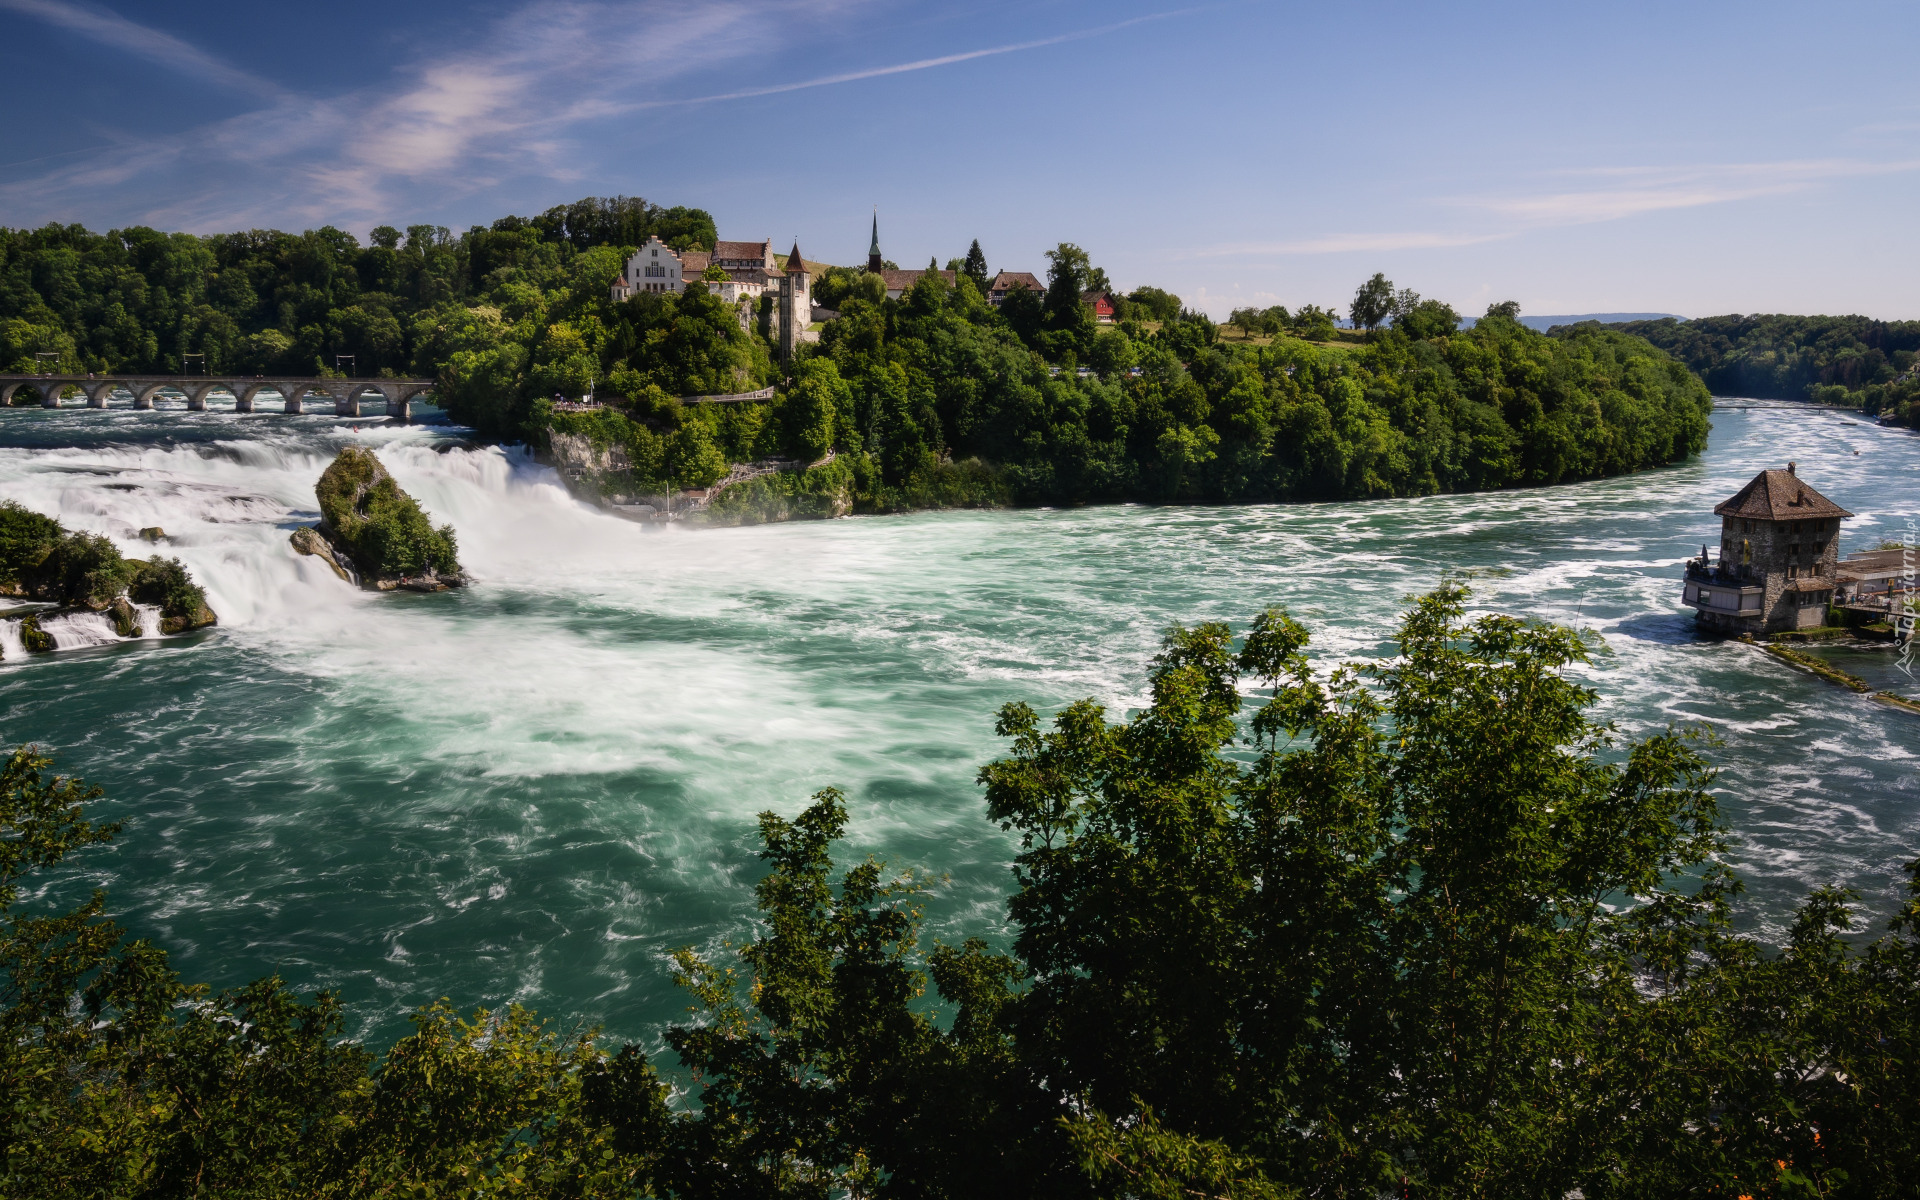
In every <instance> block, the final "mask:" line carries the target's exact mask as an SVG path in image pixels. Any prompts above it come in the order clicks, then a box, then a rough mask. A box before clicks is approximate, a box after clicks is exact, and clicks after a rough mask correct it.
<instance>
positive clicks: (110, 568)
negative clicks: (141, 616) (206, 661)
mask: <svg viewBox="0 0 1920 1200" xmlns="http://www.w3.org/2000/svg"><path fill="white" fill-rule="evenodd" d="M0 588H4V589H5V590H7V591H8V592H10V593H12V594H14V595H22V596H27V597H30V598H32V599H36V600H51V601H53V602H55V603H58V604H74V605H85V606H87V607H89V608H94V609H103V608H105V607H107V605H109V604H111V603H112V602H113V601H114V600H115V599H117V598H118V597H120V596H121V595H123V594H124V595H127V596H129V597H131V598H132V599H133V600H134V601H136V602H137V603H140V604H157V605H159V606H160V607H161V612H162V615H163V616H167V617H184V618H187V619H189V620H190V621H193V622H195V623H200V622H199V618H200V617H201V615H202V614H203V613H205V611H206V607H207V598H206V594H205V593H204V592H202V591H201V590H200V588H199V587H198V586H196V585H195V584H194V582H193V579H192V577H191V576H189V575H188V574H187V569H186V567H185V566H184V565H182V563H181V562H180V560H179V559H177V558H176V559H168V560H165V561H162V560H161V559H160V558H158V557H155V558H152V559H149V560H148V561H146V562H129V561H127V560H126V559H124V558H122V557H121V555H120V551H119V550H118V548H116V547H115V546H114V544H113V542H112V541H111V540H110V539H108V538H105V537H102V536H100V535H99V534H92V533H79V532H75V533H68V532H67V531H66V530H65V529H64V528H62V527H61V525H60V522H58V521H56V520H54V519H53V518H52V517H45V516H42V515H40V514H39V513H36V512H33V511H32V510H30V509H27V508H23V507H21V506H20V505H19V504H18V503H16V502H14V501H12V500H8V501H4V502H0Z"/></svg>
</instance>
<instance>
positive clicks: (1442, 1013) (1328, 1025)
mask: <svg viewBox="0 0 1920 1200" xmlns="http://www.w3.org/2000/svg"><path fill="white" fill-rule="evenodd" d="M1465 599H1466V596H1465V593H1464V592H1463V591H1462V590H1460V589H1457V588H1443V589H1442V590H1440V591H1438V592H1436V593H1435V594H1433V595H1431V596H1428V597H1426V598H1424V599H1422V600H1420V601H1419V602H1418V603H1417V604H1416V605H1415V607H1414V608H1413V609H1412V610H1411V611H1410V612H1409V613H1408V614H1407V615H1406V617H1405V619H1404V621H1403V623H1402V625H1401V628H1400V631H1399V652H1400V653H1399V655H1398V656H1397V657H1395V658H1393V659H1390V660H1384V661H1379V662H1375V663H1371V664H1366V665H1349V666H1345V667H1337V668H1335V669H1334V670H1332V671H1331V672H1327V671H1324V670H1318V669H1314V668H1312V667H1311V666H1310V665H1309V663H1308V661H1307V659H1306V657H1305V654H1304V651H1305V646H1306V642H1307V635H1306V632H1305V630H1303V629H1302V628H1301V627H1300V626H1299V625H1298V624H1296V623H1295V622H1293V621H1292V620H1291V619H1289V618H1288V617H1287V616H1286V614H1284V613H1282V612H1278V611H1271V612H1268V613H1266V614H1265V615H1263V616H1261V617H1260V618H1258V619H1257V620H1256V621H1255V622H1254V624H1253V626H1252V628H1251V629H1250V630H1249V631H1248V632H1247V634H1246V636H1245V637H1244V638H1243V639H1235V638H1234V637H1233V636H1232V633H1231V631H1230V630H1229V629H1228V628H1227V627H1226V626H1225V625H1223V624H1218V623H1209V624H1204V625H1200V626H1198V627H1195V628H1190V629H1189V628H1175V629H1173V630H1172V631H1170V632H1169V633H1168V634H1167V636H1166V639H1165V641H1164V644H1163V648H1162V652H1161V654H1160V656H1159V657H1158V658H1157V659H1156V660H1155V662H1154V666H1153V671H1152V700H1151V703H1150V704H1149V705H1148V706H1147V707H1146V708H1145V709H1143V710H1142V711H1140V712H1138V713H1137V714H1134V715H1132V716H1131V717H1129V718H1128V719H1126V720H1124V721H1121V722H1117V723H1116V722H1113V721H1110V720H1109V719H1108V714H1107V713H1106V712H1105V711H1103V710H1102V709H1101V707H1100V706H1098V705H1097V704H1094V703H1093V702H1091V701H1083V702H1081V703H1079V704H1074V705H1071V706H1069V707H1067V708H1066V709H1064V710H1063V711H1061V712H1060V713H1058V714H1057V715H1055V716H1054V717H1053V719H1052V720H1051V721H1050V722H1043V721H1042V719H1041V716H1040V714H1038V713H1036V712H1034V711H1033V710H1032V709H1030V708H1028V707H1027V706H1025V705H1021V704H1013V705H1009V706H1008V707H1007V708H1005V709H1004V710H1003V711H1002V713H1001V716H1000V721H999V731H1000V733H1001V734H1002V735H1004V736H1005V737H1007V738H1008V739H1009V740H1010V753H1009V754H1008V756H1007V757H1005V758H1003V759H1001V760H1000V761H997V762H994V763H991V764H989V765H988V766H987V767H986V768H984V769H983V771H982V772H981V780H982V782H983V783H984V784H985V785H986V805H987V815H988V817H989V819H991V820H993V821H995V822H997V823H998V824H1000V825H1001V826H1002V827H1003V828H1004V829H1007V830H1009V831H1011V832H1013V833H1014V834H1015V835H1016V836H1017V837H1018V839H1019V842H1018V845H1019V849H1018V851H1017V854H1016V856H1015V859H1014V863H1013V866H1014V883H1015V887H1016V891H1015V892H1014V894H1013V895H1012V897H1011V898H1010V900H1009V908H1008V912H1009V916H1010V918H1011V925H1012V939H1011V945H1010V946H1009V947H1008V948H1007V951H1006V952H998V951H996V950H994V949H993V948H992V947H990V946H988V945H987V944H986V943H984V942H982V941H980V940H978V939H969V940H966V941H964V942H961V943H959V944H943V943H934V944H931V945H929V944H928V943H927V941H926V940H925V938H924V936H923V931H922V927H921V915H920V908H919V903H918V897H919V896H920V895H921V894H922V893H924V892H925V891H926V890H927V889H928V888H929V887H933V886H938V885H937V883H935V882H933V881H931V880H930V879H929V878H928V877H924V876H919V875H914V874H908V875H900V876H895V875H891V874H889V873H888V871H887V870H886V869H885V867H884V866H883V865H882V864H880V863H878V862H875V861H873V860H871V859H869V860H867V861H864V862H861V863H859V864H858V865H855V866H853V867H852V868H851V869H848V870H845V871H839V870H837V869H836V868H835V866H834V863H833V855H834V848H835V844H836V842H837V841H838V840H839V839H840V837H841V836H842V834H843V833H844V831H845V829H846V825H847V820H848V813H847V807H846V803H845V801H844V800H843V798H842V797H841V796H840V795H839V793H837V792H835V791H833V790H827V791H823V792H821V793H819V794H818V795H816V796H815V797H814V799H813V802H812V803H811V804H810V805H809V806H808V807H806V808H805V809H804V811H802V812H800V813H799V814H798V815H796V816H793V817H790V818H789V817H782V816H778V815H775V814H772V813H768V814H765V815H763V816H762V817H761V820H760V840H761V843H762V846H763V849H762V851H761V857H762V859H763V860H764V861H765V862H766V864H767V868H768V870H767V873H766V875H765V876H764V877H763V878H762V879H761V880H760V881H759V882H758V884H756V885H755V888H754V895H755V898H756V900H757V902H758V906H759V909H760V915H761V919H760V922H759V923H758V925H757V926H756V928H755V930H754V931H753V933H752V935H751V936H750V937H749V938H748V939H747V940H746V941H745V942H744V943H743V944H741V945H739V946H738V947H736V948H735V949H734V950H732V951H729V952H728V953H727V954H726V955H724V956H722V957H709V956H706V955H703V954H701V953H697V952H695V951H694V950H692V949H687V950H683V951H681V952H680V953H679V954H677V955H676V956H675V957H674V967H673V970H674V973H675V976H676V978H677V979H678V980H679V981H680V982H681V983H682V985H683V986H685V987H686V989H687V990H688V992H689V995H690V996H691V998H692V1000H693V1005H694V1015H693V1017H692V1019H690V1020H688V1021H687V1022H685V1023H682V1024H678V1025H675V1026H673V1027H671V1028H670V1029H668V1030H667V1031H666V1037H665V1041H666V1044H667V1047H668V1049H669V1051H670V1052H671V1056H672V1057H673V1058H674V1059H677V1060H678V1063H679V1065H680V1067H681V1068H682V1069H683V1070H684V1071H685V1072H687V1078H688V1079H689V1080H690V1082H691V1090H690V1091H688V1092H686V1093H684V1094H683V1095H681V1096H679V1097H677V1098H676V1097H673V1096H671V1095H670V1093H669V1092H668V1089H667V1088H666V1086H665V1085H664V1084H663V1082H662V1079H661V1077H660V1075H659V1073H658V1071H657V1070H656V1068H655V1066H654V1065H653V1064H652V1063H651V1062H650V1061H649V1059H648V1057H647V1055H646V1053H645V1052H644V1051H643V1050H642V1049H641V1048H639V1047H635V1046H626V1047H623V1048H621V1049H619V1050H617V1051H614V1050H612V1049H611V1048H603V1047H602V1046H600V1045H599V1044H597V1042H596V1041H595V1040H594V1039H593V1038H592V1037H591V1035H590V1034H581V1035H578V1036H567V1037H563V1036H560V1035H558V1034H557V1033H555V1032H554V1031H552V1030H551V1029H549V1028H548V1027H546V1026H544V1025H542V1024H541V1023H540V1022H539V1021H538V1020H537V1019H536V1018H534V1017H533V1016H532V1015H531V1014H528V1013H526V1012H524V1011H522V1010H519V1009H508V1010H507V1011H505V1012H501V1013H492V1014H488V1013H478V1014H475V1015H474V1016H473V1017H471V1018H462V1017H461V1016H460V1015H459V1014H458V1013H457V1012H456V1011H455V1010H454V1009H452V1008H451V1007H449V1006H448V1004H447V1003H446V1002H445V1001H441V1002H438V1003H436V1004H433V1005H430V1006H428V1007H426V1008H424V1009H422V1010H421V1011H420V1012H419V1013H417V1014H416V1016H415V1026H416V1028H415V1032H414V1033H413V1034H412V1035H410V1036H408V1037H406V1038H404V1039H402V1040H401V1041H399V1042H398V1043H397V1044H395V1045H394V1046H392V1047H391V1048H389V1049H387V1050H386V1051H385V1052H384V1053H374V1052H372V1051H370V1050H368V1049H366V1048H363V1047H361V1046H359V1045H357V1044H355V1043H353V1042H351V1041H348V1040H343V1039H342V1038H341V1028H342V1011H341V1006H340V1002H339V1000H338V998H336V997H335V996H333V995H330V994H327V993H322V994H320V995H318V996H316V997H314V998H313V999H311V1000H303V999H301V998H299V997H297V996H295V995H293V994H291V993H290V992H289V990H288V989H287V987H286V986H285V985H284V984H283V983H282V982H281V981H280V980H278V979H267V980H263V981H261V982H259V983H256V984H253V985H250V986H248V987H245V988H240V989H237V990H235V991H232V992H229V993H225V994H221V995H212V994H209V993H208V992H206V991H205V990H204V989H200V988H195V987H192V986H189V985H185V984H183V983H182V982H181V981H179V980H178V978H177V977H176V976H175V975H174V974H173V972H172V971H171V970H170V969H169V967H168V965H167V958H166V955H165V953H164V951H162V950H161V949H159V948H158V947H155V946H153V945H151V944H149V943H146V942H143V941H132V940H129V939H127V937H126V936H125V934H124V933H123V932H122V931H121V930H120V929H119V928H118V927H116V926H115V925H114V924H113V923H112V922H111V921H109V920H108V919H107V918H106V916H105V915H104V914H105V907H104V906H105V900H104V898H103V897H102V896H101V895H100V894H98V893H95V894H94V895H93V896H92V898H91V899H88V900H86V901H84V902H82V903H80V904H79V905H77V906H75V907H71V908H67V909H64V910H61V909H54V910H53V911H48V912H42V911H40V909H41V908H42V907H43V906H45V905H46V904H47V902H48V901H47V897H49V896H52V895H57V894H60V890H61V886H60V884H61V880H62V878H63V875H64V872H63V871H62V866H61V864H62V860H63V859H64V858H65V857H66V856H67V855H68V854H70V853H72V852H76V851H80V850H83V849H84V848H86V847H88V846H91V845H94V844H97V843H99V842H103V841H106V840H108V839H109V838H111V837H112V836H114V833H115V830H113V829H111V828H99V827H95V826H93V825H92V824H90V823H89V822H88V821H87V819H86V817H85V813H84V808H85V806H86V805H87V804H88V803H90V802H91V801H92V800H93V799H94V798H95V797H96V796H97V792H94V791H91V790H89V789H87V788H86V787H85V786H84V785H83V784H80V783H78V782H77V781H74V780H70V779H61V778H57V777H52V776H50V775H49V774H48V772H47V768H48V765H49V764H48V762H47V760H46V758H45V757H44V756H42V755H41V754H39V753H38V752H37V751H35V750H33V749H32V748H26V749H22V750H20V751H17V752H16V753H15V754H14V755H13V758H12V760H11V761H10V762H8V763H7V764H6V766H5V768H4V771H0V971H4V973H5V974H4V981H3V982H0V1005H3V1006H4V1007H0V1034H3V1035H4V1036H0V1094H5V1095H7V1096H8V1097H9V1098H10V1099H11V1101H12V1102H11V1103H10V1104H9V1105H7V1106H6V1107H5V1108H4V1109H0V1125H3V1126H4V1132H0V1190H4V1191H5V1192H6V1194H8V1195H10V1196H21V1197H39V1196H49V1197H51V1196H66V1195H76V1194H84V1195H91V1196H102V1197H118V1196H136V1195H138V1196H155V1195H175V1194H210V1195H212V1194H217V1195H226V1196H281V1195H294V1194H299V1195H312V1196H323V1197H324V1196H340V1197H346V1196H376V1195H441V1194H446V1195H456V1194H457V1195H483V1194H487V1195H491V1194H501V1195H518V1196H539V1197H555V1198H558V1197H609V1198H611V1197H634V1196H655V1197H684V1198H688V1200H692V1198H696V1197H700V1198H714V1200H719V1198H722V1197H735V1196H739V1197H745V1196H784V1197H795V1198H800V1197H806V1198H810V1200H811V1198H821V1197H827V1196H832V1195H849V1196H873V1197H888V1196H892V1197H954V1198H958V1197H972V1196H986V1195H993V1196H1014V1197H1019V1196H1035V1197H1038V1196H1049V1197H1057V1196H1074V1197H1089V1198H1091V1197H1098V1196H1113V1195H1133V1196H1165V1197H1176V1196H1230V1197H1285V1196H1306V1195H1313V1196H1327V1197H1351V1198H1354V1200H1362V1198H1365V1200H1371V1198H1373V1197H1377V1196H1380V1195H1383V1194H1390V1195H1413V1196H1421V1197H1431V1198H1436V1200H1455V1198H1459V1200H1466V1198H1469V1197H1474V1198H1478V1197H1487V1198H1492V1197H1506V1196H1564V1195H1567V1194H1570V1193H1573V1192H1575V1191H1577V1192H1579V1193H1580V1194H1582V1195H1585V1196H1587V1197H1590V1198H1593V1200H1626V1198H1628V1197H1634V1198H1643V1197H1652V1198H1673V1200H1679V1198H1681V1197H1695V1196H1716V1197H1727V1198H1728V1200H1731V1198H1732V1197H1735V1196H1789V1195H1809V1196H1813V1195H1818V1196H1829V1197H1863V1198H1864V1197H1873V1198H1878V1197H1894V1196H1899V1195H1904V1194H1906V1192H1907V1191H1908V1190H1910V1187H1911V1170H1910V1164H1911V1163H1913V1162H1914V1161H1916V1160H1920V1082H1917V1081H1920V864H1913V865H1911V866H1910V867H1909V873H1910V880H1909V891H1908V898H1907V900H1906V902H1905V903H1904V905H1903V906H1902V907H1901V909H1900V911H1899V914H1898V915H1897V916H1896V917H1895V918H1894V920H1893V921H1892V922H1891V926H1890V931H1889V933H1888V934H1887V935H1886V936H1884V937H1882V938H1880V939H1879V940H1877V941H1872V942H1864V940H1863V939H1861V938H1859V937H1858V936H1857V928H1858V925H1857V918H1856V917H1855V915H1854V913H1853V911H1852V903H1851V898H1850V896H1849V895H1848V894H1847V893H1846V892H1844V891H1841V890H1838V889H1833V888H1823V889H1821V890H1819V891H1817V892H1815V893H1814V894H1813V895H1812V896H1810V897H1809V898H1808V900H1807V901H1806V903H1805V904H1804V905H1803V906H1802V907H1801V909H1800V911H1799V912H1798V914H1797V915H1796V917H1795V919H1794V922H1793V925H1792V928H1791V930H1790V932H1789V934H1788V935H1787V938H1786V943H1785V945H1784V947H1782V948H1780V949H1779V950H1777V951H1775V950H1768V949H1765V948H1763V947H1762V946H1761V945H1760V944H1758V943H1757V942H1756V941H1755V940H1754V939H1752V938H1750V937H1748V936H1744V935H1741V934H1737V933H1735V932H1734V929H1733V920H1734V914H1735V904H1736V901H1737V900H1738V897H1739V891H1740V889H1739V883H1738V881H1737V879H1735V877H1734V876H1733V874H1732V872H1731V871H1730V870H1729V869H1728V868H1727V867H1726V866H1724V865H1723V863H1722V855H1723V853H1724V850H1725V848H1726V840H1725V833H1724V829H1723V827H1722V825H1721V823H1720V819H1719V816H1718V813H1717V811H1716V808H1715V802H1714V795H1713V783H1714V778H1713V771H1712V769H1711V767H1710V766H1709V764H1708V762H1707V761H1706V759H1705V758H1704V757H1703V750H1704V749H1705V747H1706V746H1707V745H1709V744H1710V743H1707V742H1703V741H1702V740H1701V739H1699V738H1697V737H1695V736H1692V735H1690V734H1687V733H1686V732H1684V731H1675V730H1668V731H1665V732H1660V733H1656V734H1654V735H1653V736H1651V737H1648V738H1646V739H1644V740H1641V741H1636V742H1631V743H1627V744H1621V743H1620V742H1619V741H1618V740H1617V734H1616V733H1615V731H1613V730H1612V729H1610V728H1609V727H1607V726H1605V725H1602V724H1599V723H1596V722H1595V721H1594V720H1593V719H1592V717H1591V716H1590V711H1591V708H1592V706H1593V704H1594V702H1595V695H1594V693H1593V692H1592V691H1590V690H1589V689H1587V688H1585V687H1583V686H1581V685H1580V684H1579V683H1578V682H1576V679H1577V676H1578V673H1579V671H1580V669H1581V664H1582V663H1583V662H1584V661H1585V659H1586V656H1587V648H1586V645H1585V643H1584V642H1583V641H1582V640H1581V638H1580V636H1579V635H1577V634H1576V633H1574V632H1573V631H1571V630H1565V629H1558V628H1552V627H1545V626H1539V625H1534V624H1529V623H1525V622H1521V621H1518V620H1514V619H1511V618H1506V617H1498V616H1487V617H1482V618H1479V619H1477V620H1469V619H1467V618H1466V616H1465V614H1464V604H1465ZM1249 694H1251V695H1254V696H1256V697H1262V698H1259V699H1257V700H1256V702H1255V706H1254V709H1253V711H1252V713H1251V715H1250V716H1249V715H1248V714H1247V713H1245V712H1243V711H1242V710H1243V705H1245V703H1246V701H1245V699H1243V697H1244V696H1246V695H1249Z"/></svg>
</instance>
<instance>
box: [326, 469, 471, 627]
mask: <svg viewBox="0 0 1920 1200" xmlns="http://www.w3.org/2000/svg"><path fill="white" fill-rule="evenodd" d="M314 495H315V497H316V498H317V499H318V500H319V502H320V524H319V525H317V526H314V527H312V528H308V529H297V530H295V531H294V532H293V536H292V538H291V539H290V540H291V541H292V543H293V548H294V551H295V552H296V553H299V554H311V555H317V556H319V557H320V558H322V559H323V560H324V561H325V562H326V563H327V565H328V566H329V567H330V568H332V570H333V572H334V573H335V574H336V575H339V576H340V577H341V578H343V579H347V580H349V581H351V582H357V583H359V584H360V585H361V586H362V587H369V588H377V589H379V590H380V591H391V590H393V589H395V588H407V589H409V590H412V591H429V592H437V591H444V590H445V589H447V588H450V587H462V586H464V585H465V584H466V583H467V582H468V579H467V574H466V572H465V571H463V570H461V568H460V561H459V557H458V555H457V553H456V546H455V544H454V535H453V527H452V526H451V525H442V526H440V527H439V528H437V529H436V528H434V526H433V523H432V522H431V521H429V520H428V519H427V514H426V513H425V512H424V511H422V509H421V508H420V505H419V504H418V503H417V502H415V500H414V498H413V497H412V496H409V495H407V494H406V492H404V491H402V490H401V488H400V485H399V484H397V483H395V482H394V480H393V476H392V475H389V474H388V473H387V469H386V467H385V466H383V465H382V464H381V462H380V460H379V459H378V458H375V457H374V455H373V453H372V452H371V451H368V450H362V449H360V448H359V447H358V446H349V447H347V448H346V449H345V450H342V451H341V452H340V454H339V457H337V458H335V459H334V460H333V464H332V465H331V466H329V467H328V468H327V469H326V471H325V472H324V473H323V474H322V475H321V476H320V482H319V483H318V484H317V485H315V487H314Z"/></svg>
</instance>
